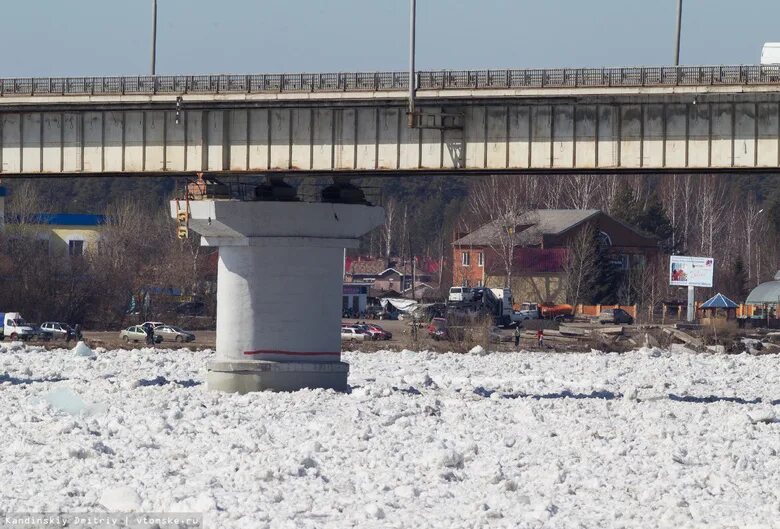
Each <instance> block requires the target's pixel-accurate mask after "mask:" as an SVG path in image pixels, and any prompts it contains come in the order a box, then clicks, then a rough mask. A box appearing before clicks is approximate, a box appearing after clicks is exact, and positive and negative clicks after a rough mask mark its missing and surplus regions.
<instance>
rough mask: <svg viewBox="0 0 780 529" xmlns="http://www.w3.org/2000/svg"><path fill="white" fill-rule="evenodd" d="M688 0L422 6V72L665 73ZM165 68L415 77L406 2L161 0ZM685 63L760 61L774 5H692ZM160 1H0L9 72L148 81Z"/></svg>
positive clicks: (2, 64)
mask: <svg viewBox="0 0 780 529" xmlns="http://www.w3.org/2000/svg"><path fill="white" fill-rule="evenodd" d="M676 2H677V0H535V1H534V0H418V1H417V4H418V8H417V21H418V23H417V41H418V43H417V65H418V69H464V68H473V69H477V68H539V67H550V68H551V67H563V66H570V67H582V66H591V67H601V66H637V65H647V66H651V65H667V64H672V63H673V59H674V57H673V55H674V31H675V16H676ZM158 5H159V8H158V9H159V11H158V45H157V49H158V55H157V72H158V74H160V75H164V74H198V73H276V72H301V71H310V72H329V71H331V72H332V71H381V70H406V69H407V68H408V26H409V19H408V16H409V1H408V0H328V1H324V0H158ZM683 9H684V13H683V36H682V45H681V49H682V51H681V59H680V62H681V63H682V64H756V63H758V61H759V57H760V53H761V46H762V44H763V43H764V42H767V41H780V26H778V20H780V2H778V1H777V0H739V1H735V0H684V8H683ZM151 13H152V0H2V2H0V15H1V16H2V19H3V21H4V24H3V35H2V37H3V38H2V43H3V45H4V46H3V48H4V51H5V53H3V55H2V60H1V61H0V76H2V77H17V76H42V77H47V76H79V75H136V74H146V73H148V72H149V68H150V66H149V65H150V56H151V45H150V42H151V18H152V17H151Z"/></svg>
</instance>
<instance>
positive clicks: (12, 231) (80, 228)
mask: <svg viewBox="0 0 780 529" xmlns="http://www.w3.org/2000/svg"><path fill="white" fill-rule="evenodd" d="M6 196H7V190H6V188H4V187H1V186H0V232H2V233H3V235H4V237H5V238H6V239H8V240H14V238H18V237H21V235H22V233H26V234H27V235H32V236H33V237H34V238H35V240H36V241H40V242H41V243H44V244H46V245H47V246H48V250H49V253H51V254H55V255H67V256H69V257H79V256H82V255H85V254H86V253H88V252H93V251H99V249H100V239H101V233H102V231H103V228H104V227H105V223H106V217H105V216H104V215H93V214H89V213H36V214H33V215H29V216H28V217H26V218H24V219H22V218H19V217H18V216H17V217H14V216H9V215H7V214H6V212H5V198H6Z"/></svg>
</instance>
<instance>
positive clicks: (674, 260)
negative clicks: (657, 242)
mask: <svg viewBox="0 0 780 529" xmlns="http://www.w3.org/2000/svg"><path fill="white" fill-rule="evenodd" d="M714 271H715V260H714V259H712V258H711V257H689V256H683V255H673V256H671V258H670V260H669V284H670V285H672V286H674V287H711V286H712V274H713V272H714Z"/></svg>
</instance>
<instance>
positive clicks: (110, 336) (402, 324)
mask: <svg viewBox="0 0 780 529" xmlns="http://www.w3.org/2000/svg"><path fill="white" fill-rule="evenodd" d="M356 321H358V320H354V319H345V320H344V323H355V322H356ZM361 321H362V320H361ZM365 321H367V322H369V320H365ZM370 323H375V324H378V325H380V326H381V327H382V328H384V329H386V330H388V331H390V332H391V333H393V338H392V339H390V340H384V341H370V342H366V343H363V342H355V343H350V342H345V343H343V344H342V350H344V351H353V350H357V349H360V350H365V351H376V350H380V349H390V350H401V349H420V350H422V349H428V350H435V351H438V350H450V349H451V348H452V347H453V345H452V344H450V343H449V342H440V341H435V340H433V339H431V338H429V337H428V332H427V331H426V327H427V325H422V326H421V327H420V328H419V330H418V332H417V343H415V342H414V339H413V336H412V326H411V325H410V322H408V321H399V320H382V321H377V320H371V321H370ZM193 332H194V334H195V341H194V342H189V343H186V344H178V343H175V342H163V343H161V344H157V345H156V347H160V348H166V349H167V348H177V347H185V348H188V349H192V350H195V349H213V348H215V346H216V334H217V333H216V331H193ZM502 332H503V333H504V334H505V336H506V338H507V340H510V341H511V334H512V331H511V330H509V331H502ZM83 334H84V339H85V341H86V342H87V344H88V345H89V346H90V347H93V348H95V347H105V348H106V349H120V348H128V347H145V346H146V344H144V343H142V342H137V343H131V344H129V345H128V344H126V343H125V342H124V341H122V340H121V339H120V337H119V331H116V332H102V331H84V333H83ZM510 341H505V342H503V343H502V344H501V346H500V347H497V344H494V347H497V348H499V349H501V350H511V349H512V348H513V344H512V343H510ZM30 343H31V345H43V346H45V347H46V348H47V349H54V348H58V347H73V346H74V345H75V344H74V342H70V343H69V344H66V343H65V342H64V341H62V340H57V341H50V342H30ZM521 345H523V344H521ZM525 345H526V347H528V345H529V344H525Z"/></svg>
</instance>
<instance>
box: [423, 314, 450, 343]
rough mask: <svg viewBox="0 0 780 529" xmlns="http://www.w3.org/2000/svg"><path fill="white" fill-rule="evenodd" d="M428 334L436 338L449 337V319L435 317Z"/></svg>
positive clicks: (444, 338) (429, 326)
mask: <svg viewBox="0 0 780 529" xmlns="http://www.w3.org/2000/svg"><path fill="white" fill-rule="evenodd" d="M427 331H428V336H430V337H431V338H433V339H434V340H437V341H438V340H446V339H447V320H445V319H444V318H433V319H432V320H431V323H430V324H429V325H428V329H427Z"/></svg>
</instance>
